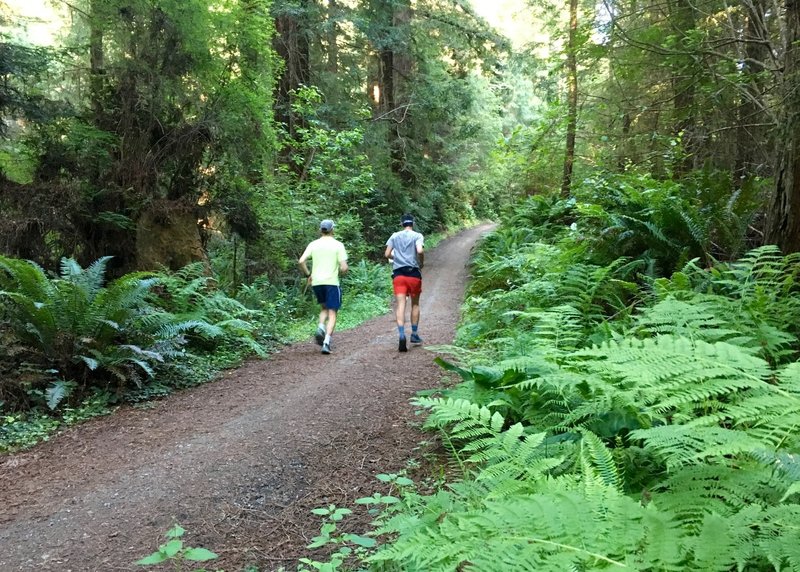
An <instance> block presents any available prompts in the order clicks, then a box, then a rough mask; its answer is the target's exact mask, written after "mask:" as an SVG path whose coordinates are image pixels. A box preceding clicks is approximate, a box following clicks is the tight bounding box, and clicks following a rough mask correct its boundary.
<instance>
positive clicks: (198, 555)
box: [183, 548, 219, 562]
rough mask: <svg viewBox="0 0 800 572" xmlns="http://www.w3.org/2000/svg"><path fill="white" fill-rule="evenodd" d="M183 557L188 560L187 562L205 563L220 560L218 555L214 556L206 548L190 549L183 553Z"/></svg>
mask: <svg viewBox="0 0 800 572" xmlns="http://www.w3.org/2000/svg"><path fill="white" fill-rule="evenodd" d="M183 557H184V558H186V560H194V561H196V562H204V561H206V560H213V559H214V558H219V556H218V555H217V554H214V553H213V552H211V551H210V550H208V549H206V548H188V549H187V550H186V552H184V553H183Z"/></svg>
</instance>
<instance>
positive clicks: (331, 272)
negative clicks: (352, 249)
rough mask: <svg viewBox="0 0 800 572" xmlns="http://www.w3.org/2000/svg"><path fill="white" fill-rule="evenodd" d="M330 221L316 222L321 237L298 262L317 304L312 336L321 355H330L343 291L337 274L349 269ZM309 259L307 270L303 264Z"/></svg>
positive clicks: (345, 256)
mask: <svg viewBox="0 0 800 572" xmlns="http://www.w3.org/2000/svg"><path fill="white" fill-rule="evenodd" d="M333 227H334V224H333V221H332V220H330V219H325V220H323V221H322V222H321V223H319V232H320V234H321V236H320V237H319V238H318V239H317V240H314V241H311V242H310V243H309V244H308V246H306V249H305V252H303V255H302V256H301V257H300V260H298V261H297V263H298V264H299V265H300V269H301V270H302V271H303V273H304V274H305V275H306V276H307V277H308V282H309V283H310V284H311V287H312V289H313V290H314V295H315V296H316V297H317V302H319V303H320V306H321V310H320V313H319V325H318V326H317V331H316V333H315V334H314V338H315V339H316V341H317V343H318V344H319V345H321V346H322V353H324V354H329V353H331V336H332V335H333V330H334V328H335V327H336V313H337V312H338V310H339V308H340V307H341V306H342V288H341V287H340V286H339V275H340V274H344V273H345V272H347V270H348V266H347V251H346V250H345V248H344V244H342V243H341V242H339V241H338V240H336V239H335V238H333ZM309 259H311V262H312V264H311V270H310V271H309V269H308V265H307V264H306V261H307V260H309Z"/></svg>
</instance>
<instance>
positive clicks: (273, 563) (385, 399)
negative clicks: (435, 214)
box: [0, 226, 489, 572]
mask: <svg viewBox="0 0 800 572" xmlns="http://www.w3.org/2000/svg"><path fill="white" fill-rule="evenodd" d="M488 228H489V227H487V226H483V227H477V228H474V229H471V230H468V231H466V232H463V233H461V234H460V235H458V236H455V237H453V238H450V239H448V240H446V241H444V242H442V243H441V244H440V245H439V246H438V247H437V248H436V249H434V250H432V251H430V252H429V253H428V254H427V255H426V268H425V280H424V285H423V286H424V292H423V296H422V323H421V326H420V333H421V334H422V336H423V338H424V339H425V344H426V345H434V344H445V343H449V342H450V341H451V340H452V337H453V334H454V331H455V326H456V323H457V319H458V310H459V306H460V303H461V300H462V298H463V288H464V283H465V280H466V262H467V259H468V256H469V252H470V249H471V247H472V245H473V244H474V243H475V241H476V240H477V239H478V238H479V237H480V235H481V233H482V232H484V231H486V230H487V229H488ZM342 311H343V312H346V311H347V308H343V310H342ZM312 327H313V324H311V322H309V328H310V329H311V328H312ZM333 349H334V353H333V354H332V355H330V356H324V355H321V354H320V353H319V352H318V347H317V346H316V345H314V344H313V342H312V341H311V340H309V341H307V342H303V343H298V344H295V345H293V346H288V347H286V348H285V349H283V350H282V351H281V352H279V353H278V354H276V355H274V356H273V357H271V358H270V359H269V360H266V361H253V362H249V363H247V364H246V365H244V366H243V367H242V368H240V369H237V370H235V371H231V372H229V373H228V374H226V375H225V376H224V378H223V379H221V380H219V381H217V382H214V383H210V384H207V385H204V386H201V387H198V388H195V389H193V390H189V391H185V392H182V393H180V394H176V395H173V396H170V397H169V398H167V399H164V400H162V401H159V402H156V403H154V404H153V406H152V408H150V409H142V408H139V409H134V408H124V409H122V410H120V411H118V412H117V413H115V414H114V415H111V416H109V417H104V418H100V419H96V420H93V421H91V422H88V423H85V424H83V425H81V426H79V427H75V428H73V429H70V430H68V431H66V432H65V433H63V434H61V435H59V436H58V437H57V438H54V439H52V440H51V441H50V442H49V443H45V444H43V445H41V446H39V447H36V448H35V449H33V450H31V451H27V452H24V453H20V454H16V455H10V456H5V457H0V570H2V571H3V572H12V571H29V570H30V571H32V570H36V571H50V570H52V571H59V572H62V571H64V572H68V571H73V572H78V571H103V572H106V571H117V570H142V568H141V567H137V566H134V565H133V562H134V561H135V560H137V559H138V558H141V557H143V556H146V555H147V554H149V553H150V552H152V550H154V549H155V548H156V547H157V546H158V544H160V543H161V542H163V536H162V535H163V533H164V532H165V531H166V530H167V529H168V528H169V527H170V526H171V525H172V524H173V523H175V522H179V523H180V524H181V525H182V526H183V527H184V528H186V529H187V531H188V533H187V535H186V537H185V540H186V542H187V544H189V545H193V546H205V547H207V548H210V549H212V550H214V551H215V552H217V553H218V554H220V556H221V558H220V559H219V560H216V561H214V562H213V563H210V564H212V566H210V568H212V569H218V568H224V569H226V570H227V571H228V572H235V571H237V570H242V569H243V567H244V566H245V565H246V564H256V565H257V566H259V568H260V570H262V571H263V570H276V569H278V568H279V567H280V566H281V565H285V566H287V567H290V569H293V560H294V559H295V558H297V557H298V556H305V555H307V552H304V551H303V548H302V547H303V546H304V545H305V544H306V543H307V542H308V539H309V538H310V537H311V536H313V535H315V534H316V533H317V530H318V525H319V521H318V517H315V516H313V515H311V514H310V513H309V511H310V509H312V508H314V507H317V506H324V505H327V504H329V503H335V504H338V505H340V506H344V505H347V504H349V503H352V501H353V500H354V499H356V498H358V497H360V496H365V495H367V494H371V493H372V492H373V491H375V490H379V489H380V487H379V483H378V482H377V481H376V480H375V478H374V476H375V474H377V473H379V472H392V471H397V470H400V469H402V468H403V466H404V464H405V462H406V459H407V458H408V457H409V455H410V454H411V451H412V449H413V448H414V447H415V446H416V445H417V443H418V442H419V440H420V439H422V438H423V436H422V435H421V433H420V432H419V431H418V430H417V428H416V425H417V421H416V420H415V418H414V416H413V413H412V410H411V408H410V406H409V405H408V400H409V398H411V397H412V396H413V395H414V393H415V392H416V391H417V390H419V389H423V388H428V387H433V386H435V385H436V384H437V382H438V381H439V379H440V378H441V375H442V374H441V370H440V369H439V368H438V367H437V366H436V365H435V364H433V358H434V355H433V354H432V353H431V352H429V351H426V350H424V349H421V348H411V350H410V351H409V352H408V353H407V354H400V353H398V352H397V346H396V329H395V326H394V321H393V319H392V317H391V316H389V315H385V316H382V317H379V318H376V319H374V320H371V321H370V322H367V323H366V324H364V325H362V326H360V327H358V328H356V329H353V330H349V331H345V332H337V333H336V334H335V335H334V345H333Z"/></svg>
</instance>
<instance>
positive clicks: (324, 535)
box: [298, 504, 377, 572]
mask: <svg viewBox="0 0 800 572" xmlns="http://www.w3.org/2000/svg"><path fill="white" fill-rule="evenodd" d="M311 512H312V513H314V514H318V515H320V516H323V517H325V522H323V524H322V527H321V528H320V533H319V535H318V536H315V537H314V538H312V539H311V544H309V545H308V546H306V548H320V547H322V546H327V545H331V546H339V548H338V550H336V551H335V552H334V553H333V554H331V556H330V559H329V560H328V561H327V562H321V561H317V560H312V559H310V558H301V559H300V562H301V563H302V564H305V566H308V568H306V567H305V566H300V567H299V568H298V572H308V571H309V570H319V571H320V572H336V571H337V570H340V569H341V566H342V564H343V563H344V561H345V559H347V558H348V557H349V556H352V555H356V556H363V551H364V549H366V548H373V547H374V546H375V545H376V544H377V543H376V541H375V539H374V538H369V537H366V536H359V535H358V534H352V533H346V534H342V535H334V533H335V532H336V530H337V525H336V523H337V522H340V521H342V520H343V519H344V517H345V516H347V515H348V514H352V512H353V511H351V510H350V509H349V508H341V507H337V506H336V505H333V504H332V505H328V506H327V507H322V508H315V509H314V510H312V511H311ZM348 543H349V544H354V545H355V546H356V548H355V549H353V548H351V547H350V546H347V544H348Z"/></svg>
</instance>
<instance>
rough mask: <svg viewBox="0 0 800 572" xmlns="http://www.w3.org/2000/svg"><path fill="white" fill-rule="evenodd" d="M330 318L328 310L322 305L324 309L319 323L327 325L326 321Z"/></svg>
mask: <svg viewBox="0 0 800 572" xmlns="http://www.w3.org/2000/svg"><path fill="white" fill-rule="evenodd" d="M327 317H328V308H326V307H325V305H324V304H323V305H322V309H321V310H320V311H319V323H320V324H325V319H326V318H327Z"/></svg>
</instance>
